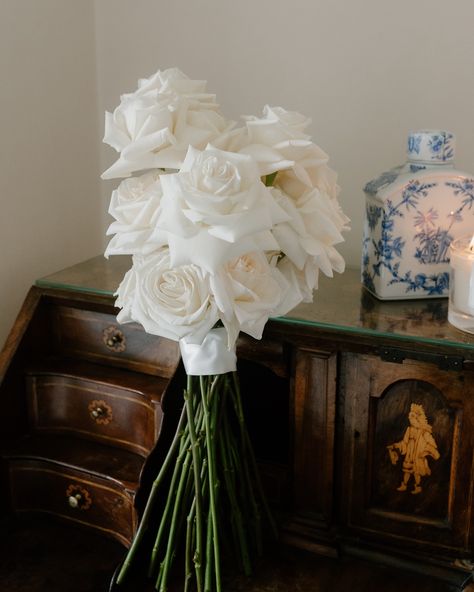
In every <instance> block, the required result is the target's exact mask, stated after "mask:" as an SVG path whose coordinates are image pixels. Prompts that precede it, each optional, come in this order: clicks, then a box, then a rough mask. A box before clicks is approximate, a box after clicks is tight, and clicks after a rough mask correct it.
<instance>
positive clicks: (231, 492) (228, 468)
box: [220, 416, 252, 576]
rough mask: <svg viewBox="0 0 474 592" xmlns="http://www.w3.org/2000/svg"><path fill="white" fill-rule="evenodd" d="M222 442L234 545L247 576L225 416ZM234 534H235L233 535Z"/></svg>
mask: <svg viewBox="0 0 474 592" xmlns="http://www.w3.org/2000/svg"><path fill="white" fill-rule="evenodd" d="M222 433H223V442H222V444H221V447H220V450H221V458H222V465H223V474H224V481H225V485H226V490H227V495H228V497H229V502H230V507H231V516H232V521H233V526H234V528H235V531H236V533H235V534H236V539H237V541H236V542H237V544H236V547H237V548H240V559H241V563H242V567H243V570H244V573H245V575H247V576H249V575H251V573H252V566H251V563H250V557H249V553H248V546H247V538H246V536H245V529H244V525H243V521H242V512H241V511H240V508H239V504H238V502H237V497H236V490H237V488H236V483H235V470H234V468H233V466H232V464H231V462H230V460H229V457H228V455H229V454H230V450H231V444H230V442H229V425H228V421H227V417H226V416H225V417H224V425H223V430H222ZM234 536H235V535H234Z"/></svg>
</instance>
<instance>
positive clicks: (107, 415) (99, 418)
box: [88, 400, 112, 425]
mask: <svg viewBox="0 0 474 592" xmlns="http://www.w3.org/2000/svg"><path fill="white" fill-rule="evenodd" d="M88 409H89V415H90V416H91V418H92V419H93V420H94V421H95V423H97V424H99V425H108V424H109V423H110V422H111V421H112V407H111V406H110V405H108V404H107V403H106V402H105V401H96V400H94V401H91V402H90V403H89V406H88Z"/></svg>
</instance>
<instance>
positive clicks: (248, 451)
mask: <svg viewBox="0 0 474 592" xmlns="http://www.w3.org/2000/svg"><path fill="white" fill-rule="evenodd" d="M232 379H233V386H234V392H235V395H236V396H235V398H234V399H233V400H234V404H235V409H236V413H237V417H238V420H239V425H240V430H241V434H242V437H243V441H244V444H245V447H244V449H243V451H242V452H243V458H244V460H245V459H247V458H249V459H250V463H251V466H252V470H253V471H252V472H253V476H254V479H255V484H256V486H257V490H258V493H259V497H260V500H261V502H262V505H263V508H264V510H265V514H266V516H267V520H268V522H269V524H270V527H271V529H272V532H273V536H274V537H275V538H276V539H277V538H278V529H277V527H276V524H275V521H274V519H273V516H272V513H271V511H270V508H269V506H268V502H267V499H266V496H265V493H264V491H263V486H262V481H261V479H260V474H259V472H258V467H257V461H256V460H255V455H254V453H253V448H252V443H251V442H250V436H249V433H248V431H247V428H246V427H245V419H244V412H243V408H242V398H241V395H240V384H239V378H238V376H237V372H233V373H232Z"/></svg>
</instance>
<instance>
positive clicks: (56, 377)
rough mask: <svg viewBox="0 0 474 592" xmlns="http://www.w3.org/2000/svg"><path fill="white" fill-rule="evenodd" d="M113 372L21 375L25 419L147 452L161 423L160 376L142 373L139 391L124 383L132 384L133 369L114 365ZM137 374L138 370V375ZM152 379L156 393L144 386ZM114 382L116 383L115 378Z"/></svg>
mask: <svg viewBox="0 0 474 592" xmlns="http://www.w3.org/2000/svg"><path fill="white" fill-rule="evenodd" d="M115 373H116V374H118V375H117V376H115V382H112V383H111V382H110V381H111V380H112V377H111V376H109V377H107V378H105V377H104V376H102V377H101V374H100V372H97V373H96V374H95V375H94V374H91V373H90V374H89V375H88V376H74V375H67V374H61V373H59V372H58V373H55V372H50V373H47V372H46V373H45V372H38V373H33V372H32V373H30V374H29V375H28V376H27V378H26V383H27V396H28V406H29V417H30V424H31V427H32V429H33V430H35V431H36V432H43V433H45V432H46V433H62V434H71V435H78V436H81V437H83V438H87V439H89V440H94V441H98V442H101V443H103V444H109V445H111V446H115V447H118V448H124V449H126V450H130V451H131V452H134V453H137V454H140V455H142V456H147V455H148V453H149V452H150V451H151V449H152V448H153V446H154V444H155V442H156V440H157V437H158V434H159V430H160V427H161V420H162V412H161V406H160V400H159V396H158V395H160V394H161V392H160V390H162V389H163V388H164V387H163V384H162V383H164V382H165V381H164V380H163V379H160V378H155V377H153V378H152V377H141V378H142V380H141V381H138V385H137V387H138V386H141V387H142V391H140V390H134V389H133V388H126V387H125V385H126V384H127V381H128V382H129V383H132V384H133V382H134V381H133V376H132V373H123V374H126V376H125V377H124V378H123V383H122V385H121V384H120V383H121V380H120V377H121V374H120V373H119V371H115ZM139 378H140V375H138V377H137V380H138V379H139ZM146 379H148V382H150V381H151V382H152V383H153V384H154V386H155V388H156V393H157V396H156V397H151V396H150V394H149V393H146V392H143V391H144V390H145V388H144V384H140V382H141V383H144V382H145V381H146ZM117 383H118V384H117Z"/></svg>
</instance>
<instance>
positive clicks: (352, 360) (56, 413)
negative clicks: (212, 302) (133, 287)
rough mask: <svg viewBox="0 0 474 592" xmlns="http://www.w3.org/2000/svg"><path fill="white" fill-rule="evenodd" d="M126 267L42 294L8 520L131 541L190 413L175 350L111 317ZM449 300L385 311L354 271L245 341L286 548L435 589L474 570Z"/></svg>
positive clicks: (22, 400) (33, 301)
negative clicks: (183, 411)
mask: <svg viewBox="0 0 474 592" xmlns="http://www.w3.org/2000/svg"><path fill="white" fill-rule="evenodd" d="M127 265H128V260H126V259H125V258H124V259H121V258H115V259H114V260H113V261H111V262H106V261H105V260H103V259H102V258H96V259H93V260H91V261H89V262H85V263H84V264H80V265H78V266H74V267H72V268H69V269H67V270H64V271H63V272H59V273H57V274H54V275H53V276H50V277H48V278H44V279H43V280H40V281H39V282H37V285H36V286H35V287H34V288H33V289H32V291H31V293H30V295H29V296H28V299H27V300H26V302H25V305H24V307H23V309H22V312H21V313H20V316H19V318H18V321H17V323H16V324H15V327H14V328H13V330H12V333H11V335H10V337H9V339H8V341H7V344H6V347H5V349H4V350H3V353H2V355H1V357H0V381H1V385H0V409H1V412H0V424H1V425H0V428H1V429H0V434H1V442H0V446H1V449H0V451H1V456H2V458H3V471H4V478H3V479H2V488H1V490H0V495H1V496H2V500H3V502H4V503H2V507H3V508H10V509H13V510H17V511H25V510H35V511H42V512H49V513H52V514H54V515H56V516H60V517H62V518H63V519H67V520H70V521H72V522H73V523H75V524H76V523H77V524H78V525H80V526H84V525H86V526H89V527H93V528H98V529H100V530H101V531H102V532H104V534H107V535H112V536H115V537H116V538H117V539H118V540H120V541H121V542H122V543H123V544H124V545H128V544H129V541H130V539H131V537H132V536H133V532H134V529H135V526H136V521H137V517H138V516H139V513H140V509H141V507H142V506H143V499H144V497H146V491H147V487H148V484H149V479H150V475H151V473H152V472H153V471H152V470H151V469H152V467H155V468H156V466H158V465H159V463H160V459H161V458H162V455H163V452H164V451H165V450H166V446H167V442H168V438H169V435H170V434H171V433H172V430H173V426H174V422H175V417H176V412H177V409H178V407H179V405H180V382H179V372H178V362H179V360H178V352H177V349H176V346H175V344H173V343H170V342H168V341H167V340H163V339H160V338H157V337H153V336H148V335H146V334H145V333H144V332H143V330H142V329H141V328H140V327H138V326H136V325H126V326H119V325H117V323H116V321H115V317H114V315H115V313H116V310H115V309H114V307H113V296H112V295H113V291H114V289H115V288H116V286H117V285H118V282H119V281H120V279H121V277H122V275H123V273H124V271H125V269H126V268H127ZM446 316H447V300H446V299H439V300H427V301H405V302H404V301H398V302H380V301H377V300H376V299H375V298H374V297H372V296H371V295H370V294H368V293H366V292H365V291H364V290H363V289H362V288H361V286H360V284H359V279H358V272H357V270H348V271H347V272H346V273H345V274H343V275H342V276H338V277H336V278H334V279H332V280H327V279H325V278H323V279H322V280H321V283H320V290H319V291H318V292H317V293H316V294H315V303H314V304H312V305H301V306H299V307H298V308H297V309H295V310H294V311H292V312H291V313H290V314H289V315H288V316H287V317H285V318H281V319H275V320H272V321H271V322H269V323H268V325H267V328H266V330H265V334H264V338H263V339H262V340H261V341H255V340H252V339H247V338H242V339H241V340H240V341H239V347H238V355H239V372H240V375H241V381H242V386H243V392H244V393H245V406H246V413H247V421H248V425H249V429H250V432H251V436H252V438H253V441H254V445H255V448H256V451H257V455H258V458H259V462H260V467H261V472H262V475H263V480H264V484H265V486H266V489H267V492H268V496H269V498H270V500H271V503H272V504H273V507H274V510H275V513H276V515H277V517H278V521H279V524H280V529H281V534H282V541H283V542H284V543H286V544H290V545H293V546H296V547H299V548H303V549H306V550H308V551H310V552H313V553H319V554H325V555H331V556H337V555H339V554H341V553H348V554H353V555H358V556H363V557H366V558H372V559H374V560H376V561H379V562H386V563H389V564H392V565H395V566H399V567H400V568H409V569H413V570H417V571H419V572H421V573H426V574H430V575H432V576H436V577H438V578H440V579H442V580H445V581H446V582H450V583H452V584H454V585H456V586H457V587H459V588H460V589H461V588H462V587H463V586H464V585H465V584H466V583H467V582H468V581H469V580H470V579H471V575H472V569H473V566H474V563H473V562H474V558H473V555H474V541H473V515H472V506H473V496H474V374H473V369H474V339H473V337H472V336H470V335H468V334H464V333H461V332H460V331H458V330H457V329H455V328H454V327H451V326H450V325H449V324H448V323H447V321H446Z"/></svg>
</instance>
